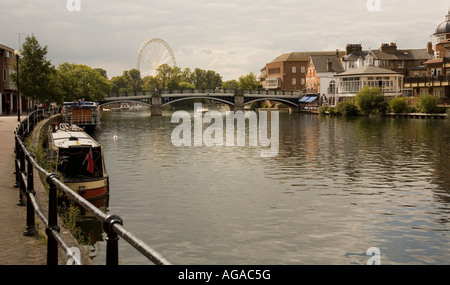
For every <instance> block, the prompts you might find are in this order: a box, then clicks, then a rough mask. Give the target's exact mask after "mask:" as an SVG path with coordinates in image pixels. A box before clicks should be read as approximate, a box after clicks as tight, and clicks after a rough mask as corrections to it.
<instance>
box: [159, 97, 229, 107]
mask: <svg viewBox="0 0 450 285" xmlns="http://www.w3.org/2000/svg"><path fill="white" fill-rule="evenodd" d="M192 99H207V100H216V101H219V102H222V103H225V104H227V105H229V106H234V102H230V101H228V100H226V99H221V98H217V97H211V96H195V97H180V98H177V99H173V100H169V101H168V102H164V97H163V100H162V104H161V106H166V105H170V104H172V103H175V102H180V101H183V100H192Z"/></svg>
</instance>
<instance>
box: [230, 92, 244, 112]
mask: <svg viewBox="0 0 450 285" xmlns="http://www.w3.org/2000/svg"><path fill="white" fill-rule="evenodd" d="M232 109H233V111H235V112H236V111H244V92H243V91H242V90H235V91H234V106H233V108H232Z"/></svg>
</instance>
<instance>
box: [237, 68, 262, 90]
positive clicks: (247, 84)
mask: <svg viewBox="0 0 450 285" xmlns="http://www.w3.org/2000/svg"><path fill="white" fill-rule="evenodd" d="M238 86H239V89H244V90H257V89H258V86H259V82H258V81H257V80H256V74H254V73H253V72H250V73H249V74H247V75H241V76H240V77H239V80H238Z"/></svg>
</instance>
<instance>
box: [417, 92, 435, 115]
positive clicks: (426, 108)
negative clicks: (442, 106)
mask: <svg viewBox="0 0 450 285" xmlns="http://www.w3.org/2000/svg"><path fill="white" fill-rule="evenodd" d="M437 102H438V99H437V97H436V96H434V95H431V94H424V95H420V96H419V102H418V103H417V108H418V109H419V112H422V113H433V112H434V111H435V110H436V106H437Z"/></svg>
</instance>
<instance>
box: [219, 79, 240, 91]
mask: <svg viewBox="0 0 450 285" xmlns="http://www.w3.org/2000/svg"><path fill="white" fill-rule="evenodd" d="M222 88H223V89H239V84H238V82H237V81H236V79H232V80H228V81H225V82H224V83H222Z"/></svg>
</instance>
